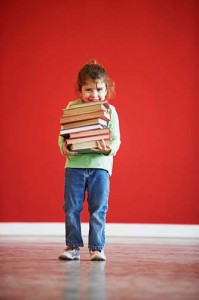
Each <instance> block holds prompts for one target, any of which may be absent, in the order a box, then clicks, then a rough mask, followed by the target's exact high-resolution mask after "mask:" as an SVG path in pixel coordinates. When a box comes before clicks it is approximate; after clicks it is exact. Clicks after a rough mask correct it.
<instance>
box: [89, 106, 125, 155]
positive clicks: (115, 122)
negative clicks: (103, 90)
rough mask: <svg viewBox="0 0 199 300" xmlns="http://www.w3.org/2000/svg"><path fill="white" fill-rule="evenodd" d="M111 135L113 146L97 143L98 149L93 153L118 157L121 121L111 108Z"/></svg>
mask: <svg viewBox="0 0 199 300" xmlns="http://www.w3.org/2000/svg"><path fill="white" fill-rule="evenodd" d="M109 128H110V134H111V145H110V146H109V145H106V143H105V141H104V140H102V141H99V142H98V141H97V146H98V147H97V149H96V148H95V149H92V150H93V152H100V153H102V154H104V155H116V153H117V151H118V149H119V147H120V143H121V141H120V127H119V119H118V114H117V112H116V109H115V108H114V107H113V106H112V107H111V121H110V122H109Z"/></svg>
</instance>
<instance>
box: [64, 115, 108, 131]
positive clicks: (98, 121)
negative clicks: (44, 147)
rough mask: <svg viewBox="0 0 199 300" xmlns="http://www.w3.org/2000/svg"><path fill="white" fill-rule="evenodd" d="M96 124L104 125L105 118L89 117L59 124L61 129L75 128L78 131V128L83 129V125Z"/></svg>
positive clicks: (105, 123) (105, 122) (105, 124)
mask: <svg viewBox="0 0 199 300" xmlns="http://www.w3.org/2000/svg"><path fill="white" fill-rule="evenodd" d="M98 124H100V125H101V126H103V127H106V126H107V124H108V122H107V121H106V120H103V119H100V118H95V119H90V120H83V121H78V122H72V123H68V124H63V125H62V126H61V130H63V129H73V128H77V131H78V128H80V130H83V127H84V126H90V125H98Z"/></svg>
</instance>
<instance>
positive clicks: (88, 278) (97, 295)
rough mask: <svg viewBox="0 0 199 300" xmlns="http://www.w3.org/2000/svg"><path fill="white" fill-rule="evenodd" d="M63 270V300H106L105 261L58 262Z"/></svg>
mask: <svg viewBox="0 0 199 300" xmlns="http://www.w3.org/2000/svg"><path fill="white" fill-rule="evenodd" d="M60 263H61V265H62V266H63V268H64V274H65V277H64V299H67V300H68V299H73V300H83V299H87V300H106V293H105V266H106V262H105V261H95V262H92V261H89V260H88V261H60Z"/></svg>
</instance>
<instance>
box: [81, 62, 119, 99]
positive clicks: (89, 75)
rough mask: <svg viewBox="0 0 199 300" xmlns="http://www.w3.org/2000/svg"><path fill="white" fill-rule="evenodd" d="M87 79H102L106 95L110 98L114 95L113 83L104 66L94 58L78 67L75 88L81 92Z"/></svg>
mask: <svg viewBox="0 0 199 300" xmlns="http://www.w3.org/2000/svg"><path fill="white" fill-rule="evenodd" d="M88 79H91V80H94V81H95V80H97V79H101V80H103V81H104V83H105V85H106V89H107V97H108V98H112V97H113V96H114V95H115V83H114V82H113V81H112V79H111V78H110V77H109V76H108V74H107V72H106V70H105V68H104V67H103V66H102V65H100V64H98V63H97V61H96V60H91V61H89V62H88V63H87V64H85V65H84V66H83V67H82V68H81V69H80V71H79V73H78V78H77V89H78V91H79V92H81V90H82V86H83V85H84V84H85V83H86V81H87V80H88Z"/></svg>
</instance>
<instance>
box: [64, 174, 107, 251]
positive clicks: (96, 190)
mask: <svg viewBox="0 0 199 300" xmlns="http://www.w3.org/2000/svg"><path fill="white" fill-rule="evenodd" d="M109 187H110V182H109V173H108V171H106V170H102V169H80V168H67V169H66V170H65V183H64V199H65V202H64V212H65V214H66V220H65V233H66V245H67V246H72V247H83V246H84V244H83V239H82V235H81V224H80V216H81V212H82V209H83V202H84V198H85V192H86V190H87V192H88V199H87V200H88V210H89V213H90V220H89V236H88V247H89V249H91V250H102V249H103V248H104V245H105V222H106V212H107V209H108V196H109Z"/></svg>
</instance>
